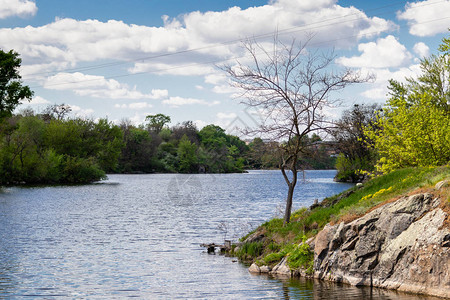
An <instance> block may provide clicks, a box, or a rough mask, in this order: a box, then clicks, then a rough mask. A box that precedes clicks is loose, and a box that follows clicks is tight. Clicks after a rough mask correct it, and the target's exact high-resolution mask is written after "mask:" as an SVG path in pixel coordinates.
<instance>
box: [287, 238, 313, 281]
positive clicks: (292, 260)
mask: <svg viewBox="0 0 450 300" xmlns="http://www.w3.org/2000/svg"><path fill="white" fill-rule="evenodd" d="M305 241H306V238H305V237H304V238H303V242H302V243H301V244H300V245H298V246H297V247H296V248H295V250H294V251H292V252H290V253H289V256H288V259H287V262H288V266H289V268H291V269H292V270H295V269H300V268H302V269H306V273H307V274H312V273H313V264H314V252H313V251H312V250H311V249H310V247H309V245H308V244H307V243H305Z"/></svg>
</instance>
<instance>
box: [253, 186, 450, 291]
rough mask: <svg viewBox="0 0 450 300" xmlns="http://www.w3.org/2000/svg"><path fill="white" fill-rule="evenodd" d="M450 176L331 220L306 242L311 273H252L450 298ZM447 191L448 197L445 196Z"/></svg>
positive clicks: (280, 267) (282, 269) (279, 269)
mask: <svg viewBox="0 0 450 300" xmlns="http://www.w3.org/2000/svg"><path fill="white" fill-rule="evenodd" d="M448 189H449V181H448V180H446V181H442V182H439V183H438V184H436V186H435V188H434V190H433V191H427V192H422V193H417V194H414V195H411V196H403V197H401V198H399V199H397V200H395V201H391V202H389V203H386V204H384V205H382V206H380V207H378V208H375V209H373V210H372V211H370V212H369V213H367V214H366V215H364V216H363V217H360V218H358V219H356V220H354V221H352V222H349V223H344V222H341V223H339V224H334V225H331V224H327V225H326V226H325V227H324V228H323V229H322V230H321V231H320V232H319V233H318V234H317V235H316V236H315V237H314V238H311V239H309V240H308V241H306V243H308V244H309V246H310V248H311V249H312V250H313V251H314V267H313V272H312V273H311V272H309V273H308V272H307V271H306V270H291V269H290V268H289V266H288V264H287V257H284V258H283V259H282V260H281V261H280V262H279V263H278V264H277V265H275V266H274V267H272V268H270V267H269V266H257V265H256V264H252V265H251V266H250V268H249V271H250V272H252V273H272V274H277V275H286V276H310V277H314V278H318V279H322V280H329V281H335V282H343V283H347V284H351V285H355V286H361V285H363V286H373V287H381V288H386V289H394V290H398V291H404V292H412V293H417V294H425V295H433V296H440V297H446V298H450V216H449V205H448V203H447V202H448V199H447V198H448ZM442 195H444V196H442Z"/></svg>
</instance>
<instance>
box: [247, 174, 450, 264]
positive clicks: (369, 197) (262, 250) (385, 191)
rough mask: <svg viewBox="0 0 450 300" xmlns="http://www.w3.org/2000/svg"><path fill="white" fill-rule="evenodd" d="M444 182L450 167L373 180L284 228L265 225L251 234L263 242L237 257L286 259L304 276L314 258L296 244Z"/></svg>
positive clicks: (270, 223)
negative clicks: (261, 237) (335, 224)
mask: <svg viewBox="0 0 450 300" xmlns="http://www.w3.org/2000/svg"><path fill="white" fill-rule="evenodd" d="M448 178H450V166H442V167H422V168H406V169H401V170H397V171H393V172H391V173H389V174H387V175H383V176H379V177H376V178H373V179H372V180H370V181H368V182H366V183H364V185H363V186H362V187H353V188H351V189H350V190H348V191H345V192H343V193H341V194H339V195H335V196H333V197H329V198H327V199H324V201H323V202H322V203H324V205H323V206H319V207H316V208H314V209H313V210H308V209H306V208H302V209H300V210H297V211H295V212H294V213H293V214H292V217H291V222H290V223H289V224H287V225H286V226H283V220H282V219H278V218H277V219H272V220H270V221H267V222H265V223H264V224H262V225H261V226H260V227H259V228H257V229H256V230H254V231H252V232H251V233H253V232H255V231H257V230H261V231H264V232H265V234H264V235H265V242H264V243H261V242H258V243H247V244H244V245H243V246H242V247H241V249H240V250H239V251H240V254H238V257H239V255H240V256H241V257H245V258H247V259H253V260H254V261H258V263H259V264H265V265H275V264H276V263H278V262H279V261H280V260H281V259H282V258H283V257H285V256H288V264H289V266H290V267H291V269H297V268H303V269H305V270H307V272H308V270H310V271H311V270H312V260H313V257H314V255H313V253H312V251H310V250H309V246H308V245H307V244H305V243H304V244H300V243H301V242H302V241H305V239H306V238H309V237H312V236H314V235H316V234H317V232H318V231H319V230H320V229H321V228H323V226H325V224H327V223H329V222H338V221H342V220H351V219H354V218H356V217H358V216H361V215H364V214H365V213H366V212H367V211H368V210H369V209H371V208H372V207H374V206H376V205H378V204H380V203H382V202H384V201H386V200H389V199H392V198H394V197H398V196H401V195H405V194H408V193H410V192H412V191H414V190H416V189H418V188H428V187H432V186H434V185H435V184H436V183H437V182H439V181H441V180H444V179H448ZM349 192H351V193H349ZM347 194H349V195H347ZM343 195H347V196H346V197H344V196H343ZM340 198H341V199H340ZM337 199H340V200H339V201H337ZM333 203H334V204H333ZM247 236H248V235H247ZM242 240H243V239H242ZM299 244H300V246H299Z"/></svg>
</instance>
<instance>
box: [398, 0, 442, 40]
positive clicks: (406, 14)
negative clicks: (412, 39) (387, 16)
mask: <svg viewBox="0 0 450 300" xmlns="http://www.w3.org/2000/svg"><path fill="white" fill-rule="evenodd" d="M449 11H450V1H449V0H447V1H435V0H426V1H418V2H414V3H409V2H408V3H407V4H406V6H405V10H404V11H403V12H398V14H397V17H398V19H400V20H406V21H408V25H409V33H410V34H412V35H416V36H433V35H435V34H438V33H444V32H447V30H448V28H449V23H450V16H449Z"/></svg>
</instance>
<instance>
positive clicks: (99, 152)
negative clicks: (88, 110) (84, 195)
mask: <svg viewBox="0 0 450 300" xmlns="http://www.w3.org/2000/svg"><path fill="white" fill-rule="evenodd" d="M0 125H1V126H0V184H8V183H9V184H11V183H19V182H25V183H88V182H93V181H97V180H100V179H103V178H105V171H108V170H112V169H114V168H115V166H116V163H117V159H118V157H119V155H120V150H121V147H122V132H121V131H120V129H119V128H118V127H117V126H115V125H113V124H112V123H110V122H108V121H107V120H106V119H101V120H99V121H98V122H94V121H92V120H86V119H80V118H75V119H69V120H63V119H54V118H53V119H48V118H43V116H42V115H40V116H36V115H34V114H33V113H32V112H31V111H28V112H27V113H26V114H24V115H17V116H13V117H11V118H8V119H5V120H3V122H1V124H0Z"/></svg>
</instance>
